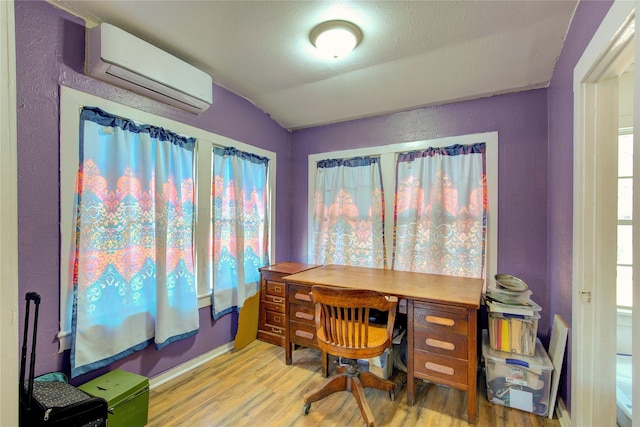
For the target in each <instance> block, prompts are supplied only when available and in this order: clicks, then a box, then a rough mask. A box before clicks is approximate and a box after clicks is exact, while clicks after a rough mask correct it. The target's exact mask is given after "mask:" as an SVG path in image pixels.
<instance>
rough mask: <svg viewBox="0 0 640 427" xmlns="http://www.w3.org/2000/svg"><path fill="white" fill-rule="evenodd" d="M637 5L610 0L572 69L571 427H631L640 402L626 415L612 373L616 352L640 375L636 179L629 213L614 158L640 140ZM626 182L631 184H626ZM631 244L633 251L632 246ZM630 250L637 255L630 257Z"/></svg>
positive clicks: (638, 168) (639, 194)
mask: <svg viewBox="0 0 640 427" xmlns="http://www.w3.org/2000/svg"><path fill="white" fill-rule="evenodd" d="M639 4H640V2H637V1H616V2H615V3H614V4H613V5H612V7H611V9H610V11H609V13H608V14H607V16H606V17H605V19H604V20H603V22H602V24H601V26H600V28H599V29H598V31H597V32H596V34H595V35H594V37H593V39H592V40H591V43H590V44H589V46H588V47H587V49H586V50H585V52H584V54H583V56H582V57H581V59H580V61H579V62H578V64H577V65H576V68H575V70H574V100H575V103H574V113H575V114H574V120H575V127H574V221H573V222H574V230H573V257H574V264H573V319H572V325H573V330H572V375H571V379H572V381H571V393H572V395H571V420H572V424H573V425H574V426H590V425H593V426H604V425H606V426H614V425H616V419H618V422H619V423H620V425H622V426H627V425H629V426H630V425H632V423H633V415H632V407H633V406H636V408H638V401H639V398H640V394H639V393H638V391H640V390H634V392H635V397H632V396H628V399H626V400H627V402H626V406H625V405H624V403H623V402H622V401H623V400H624V399H625V397H626V395H627V394H631V393H628V392H627V391H626V390H625V392H624V393H623V391H622V390H621V383H617V381H616V364H617V361H618V360H620V359H621V358H620V357H619V355H618V353H620V354H629V355H632V356H629V357H628V361H629V362H630V363H631V364H632V365H633V366H636V367H638V366H640V363H638V362H639V361H640V328H638V327H637V328H635V330H634V329H633V328H631V325H640V322H639V321H640V310H637V309H636V310H635V312H633V310H632V307H633V306H635V307H640V305H639V302H640V287H639V286H638V285H637V283H636V284H634V283H633V281H632V280H626V281H625V280H624V277H628V276H630V275H629V274H628V272H629V270H631V271H633V270H634V269H635V271H636V274H635V276H636V277H640V274H639V272H640V271H639V270H638V266H639V265H640V263H639V259H640V249H637V248H640V245H639V244H638V243H637V242H639V241H640V227H638V226H637V224H640V222H639V218H640V214H638V212H640V210H639V209H638V207H640V203H639V202H640V180H635V182H636V183H638V184H636V185H633V193H634V196H633V203H634V208H633V211H632V212H628V210H629V209H628V198H629V195H628V194H626V195H625V193H624V191H623V190H624V188H625V185H624V184H625V183H628V181H629V179H628V178H629V172H628V170H627V171H626V172H624V171H623V176H622V179H621V178H620V170H621V169H620V168H619V159H618V145H619V139H620V134H621V133H625V132H627V133H628V132H631V133H632V135H631V138H632V140H633V141H635V143H632V144H634V145H635V148H637V147H638V140H639V139H638V130H639V126H638V123H639V120H638V119H639V117H640V115H639V114H638V113H639V110H640V106H639V105H638V100H639V99H640V97H639V96H638V94H639V93H640V92H639V89H640V88H639V86H640V85H638V83H637V82H638V78H637V74H634V73H633V72H632V71H633V64H634V63H636V62H637V59H638V57H639V56H640V55H638V50H639V49H638V46H639V45H640V43H638V42H636V39H637V38H638V35H637V34H636V31H635V28H636V27H637V23H638V21H639V19H638V17H636V15H635V11H636V10H638V11H640V8H638V7H637V6H638V5H639ZM630 72H631V73H630ZM621 76H623V77H621ZM628 83H631V86H633V89H632V90H633V91H634V96H632V97H631V100H630V101H629V103H625V102H622V101H624V99H623V98H625V97H624V96H621V94H622V95H626V94H627V92H625V91H628V90H629V89H628V86H627V84H628ZM621 90H622V92H621ZM627 113H629V114H630V116H631V117H627V119H628V123H626V124H625V122H624V120H627V119H624V120H623V119H622V118H621V116H624V115H629V114H627ZM628 138H629V136H627V137H625V138H622V139H624V140H625V141H626V140H628ZM621 147H623V150H624V149H626V150H628V147H627V148H624V147H625V143H622V145H621ZM632 164H633V171H632V173H631V176H635V177H640V149H633V161H632ZM627 169H628V167H627ZM631 180H632V182H633V178H632V177H631ZM619 184H620V187H621V193H619V192H618V187H619ZM619 194H620V196H619ZM619 202H620V204H619ZM625 202H627V203H626V204H625ZM625 206H626V208H625ZM619 230H620V231H622V233H619ZM630 237H632V238H630ZM633 241H635V242H636V244H635V245H634V244H633V243H630V242H633ZM631 247H635V248H634V250H631ZM620 248H623V249H624V250H622V251H621V250H620ZM630 252H632V254H630ZM625 274H626V276H625ZM616 283H618V285H619V288H620V289H619V290H618V289H617V287H618V286H617V285H616ZM618 291H619V295H620V296H619V298H618V295H617V293H618ZM625 292H626V295H627V296H626V297H625V296H624V295H625ZM630 294H632V296H630ZM621 306H626V307H621ZM618 312H620V313H622V314H624V313H627V314H628V315H629V318H630V319H631V320H632V321H631V322H629V328H628V330H629V336H628V338H624V339H623V337H622V332H623V329H622V328H621V329H620V332H618V321H617V320H618V318H619V316H618ZM623 317H624V316H623ZM618 335H620V340H618V339H617V338H618ZM619 341H620V342H619ZM625 345H626V346H625ZM625 361H626V360H625ZM629 371H631V369H630V368H629ZM639 373H640V371H639V370H638V369H636V372H635V373H631V372H630V373H629V376H631V377H632V378H635V379H636V381H635V383H636V384H640V382H639V381H638V379H640V375H639ZM629 383H630V384H631V383H632V382H631V381H629ZM630 384H629V385H630ZM629 388H631V387H629ZM617 398H618V399H617ZM621 405H623V406H621ZM624 409H626V411H624ZM636 412H638V411H636ZM635 419H636V421H635V425H636V426H639V425H640V416H638V415H637V414H636V417H635Z"/></svg>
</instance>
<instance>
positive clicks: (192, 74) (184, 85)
mask: <svg viewBox="0 0 640 427" xmlns="http://www.w3.org/2000/svg"><path fill="white" fill-rule="evenodd" d="M87 46H88V47H87V74H89V75H90V76H93V77H95V78H97V79H100V80H104V81H106V82H109V83H112V84H114V85H116V86H120V87H123V88H125V89H129V90H131V91H133V92H137V93H140V94H142V95H145V96H148V97H150V98H153V99H157V100H159V101H162V102H165V103H167V104H170V105H173V106H176V107H178V108H181V109H183V110H187V111H190V112H192V113H196V114H199V113H202V112H203V111H205V110H206V109H207V108H209V106H211V103H212V101H213V82H212V80H211V76H209V75H208V74H207V73H205V72H204V71H202V70H199V69H197V68H196V67H194V66H192V65H190V64H187V63H186V62H184V61H183V60H181V59H179V58H176V57H175V56H173V55H171V54H169V53H167V52H165V51H163V50H161V49H159V48H157V47H155V46H153V45H152V44H150V43H148V42H146V41H144V40H140V39H139V38H137V37H135V36H133V35H131V34H129V33H127V32H126V31H123V30H121V29H119V28H117V27H114V26H113V25H110V24H106V23H103V24H100V25H97V26H95V27H93V28H91V29H88V30H87Z"/></svg>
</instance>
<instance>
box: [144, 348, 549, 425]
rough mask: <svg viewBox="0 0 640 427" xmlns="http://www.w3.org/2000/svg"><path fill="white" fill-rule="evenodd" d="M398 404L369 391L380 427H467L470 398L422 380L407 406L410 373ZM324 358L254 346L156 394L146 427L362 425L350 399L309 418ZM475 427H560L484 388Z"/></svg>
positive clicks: (338, 397) (399, 377) (317, 407)
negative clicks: (287, 355)
mask: <svg viewBox="0 0 640 427" xmlns="http://www.w3.org/2000/svg"><path fill="white" fill-rule="evenodd" d="M392 379H393V380H394V381H396V383H397V384H398V387H397V389H396V400H395V401H391V400H390V399H389V394H388V393H387V392H385V391H379V390H373V389H366V395H367V401H368V402H369V405H370V406H371V410H372V411H373V416H374V418H375V420H376V425H377V426H451V427H457V426H466V425H468V423H467V421H466V399H467V394H466V393H464V392H461V391H458V390H454V389H450V388H447V387H442V386H438V385H435V384H431V383H427V382H422V381H417V383H418V386H417V390H416V402H415V405H414V406H411V407H409V406H407V401H406V387H405V384H404V383H405V382H406V374H404V373H402V372H397V371H396V373H395V375H394V377H393V378H392ZM323 380H324V378H323V377H322V374H321V369H320V353H319V352H318V351H316V350H312V349H308V348H301V349H298V350H296V351H294V353H293V364H292V365H290V366H287V365H285V363H284V349H283V348H281V347H277V346H274V345H271V344H268V343H265V342H262V341H258V340H256V341H253V342H251V343H250V344H249V345H248V346H247V347H245V348H244V349H242V350H240V351H238V352H230V353H226V354H224V355H222V356H219V357H217V358H216V359H213V360H211V361H209V362H207V363H205V364H203V365H201V366H199V367H197V368H195V369H193V370H191V371H190V372H189V373H186V374H184V375H182V376H180V377H178V378H175V379H173V380H171V381H169V382H167V383H165V384H162V385H160V386H158V387H155V388H154V389H153V390H151V393H150V401H149V424H148V426H150V427H151V426H162V427H171V426H189V427H208V426H216V427H221V426H234V427H235V426H248V427H263V426H264V427H279V426H298V427H303V426H327V427H333V426H340V427H347V426H357V427H361V426H363V425H364V422H363V420H362V418H361V415H360V411H359V410H358V406H357V404H356V402H355V400H354V398H353V396H352V395H351V394H350V393H347V392H340V393H335V394H333V395H331V396H329V397H326V398H325V399H323V400H321V401H319V402H316V403H313V404H312V405H311V411H310V412H309V414H308V415H306V416H305V415H304V414H303V400H302V395H303V394H304V393H306V392H307V391H310V390H313V389H314V388H316V387H317V386H318V385H319V384H321V383H322V382H323ZM478 405H479V408H478V420H477V423H476V425H477V426H482V427H483V426H491V427H494V426H504V427H511V426H532V427H552V426H553V427H559V426H560V423H559V422H558V420H557V418H554V419H552V420H550V419H548V418H543V417H540V416H537V415H533V414H531V413H528V412H523V411H519V410H516V409H511V408H505V407H503V406H500V405H494V404H491V403H489V402H488V401H487V399H486V392H485V387H484V384H482V382H481V381H479V393H478Z"/></svg>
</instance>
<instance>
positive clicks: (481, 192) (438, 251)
mask: <svg viewBox="0 0 640 427" xmlns="http://www.w3.org/2000/svg"><path fill="white" fill-rule="evenodd" d="M396 174H397V177H396V202H395V240H394V250H393V254H394V259H393V268H394V269H395V270H404V271H418V272H424V273H432V274H443V275H450V276H464V277H474V278H482V277H484V276H483V272H484V263H485V246H486V228H487V185H486V178H485V176H486V175H485V144H484V143H478V144H473V145H453V146H450V147H438V148H429V149H427V150H424V151H414V152H409V153H401V154H399V155H398V159H397V168H396Z"/></svg>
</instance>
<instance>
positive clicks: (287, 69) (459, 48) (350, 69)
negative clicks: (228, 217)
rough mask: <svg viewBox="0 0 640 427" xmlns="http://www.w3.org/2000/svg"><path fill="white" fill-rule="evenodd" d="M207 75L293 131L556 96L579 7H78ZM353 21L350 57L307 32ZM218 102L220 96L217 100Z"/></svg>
mask: <svg viewBox="0 0 640 427" xmlns="http://www.w3.org/2000/svg"><path fill="white" fill-rule="evenodd" d="M50 1H51V3H53V4H56V5H59V6H60V7H63V8H64V9H66V10H69V11H71V12H72V13H74V14H76V15H78V16H80V17H82V18H84V19H86V20H87V24H88V25H89V26H92V25H94V24H96V23H101V22H108V23H110V24H113V25H115V26H117V27H120V28H122V29H123V30H125V31H127V32H130V33H132V34H134V35H136V36H138V37H140V38H142V39H144V40H146V41H148V42H150V43H152V44H154V45H156V46H158V47H160V48H162V49H164V50H166V51H168V52H170V53H172V54H173V55H175V56H177V57H179V58H181V59H183V60H185V61H187V62H189V63H191V64H193V65H195V66H196V67H198V68H201V69H202V70H204V71H206V72H207V73H209V74H210V75H211V76H212V78H213V81H214V82H215V83H216V84H218V85H220V86H223V87H225V88H226V89H228V90H230V91H232V92H234V93H236V94H238V95H240V96H242V97H245V98H247V99H248V100H250V101H251V102H252V103H254V104H255V105H256V106H257V107H258V108H260V109H262V110H263V111H265V112H266V113H268V114H269V115H270V116H271V117H272V118H273V119H274V120H276V121H277V122H278V123H280V124H281V125H282V126H283V127H285V128H287V129H300V128H305V127H311V126H317V125H322V124H328V123H335V122H340V121H345V120H351V119H355V118H361V117H369V116H374V115H379V114H384V113H389V112H395V111H403V110H409V109H412V108H416V107H421V106H429V105H436V104H444V103H447V102H452V101H459V100H466V99H474V98H479V97H484V96H491V95H494V94H500V93H508V92H515V91H520V90H526V89H532V88H537V87H546V86H547V85H548V83H549V80H550V79H551V75H552V73H553V69H554V66H555V63H556V60H557V58H558V56H559V55H560V51H561V49H562V44H563V42H564V37H565V35H566V33H567V30H568V28H569V24H570V22H571V18H572V16H573V12H574V10H575V7H576V5H577V0H559V1H539V0H533V1H531V0H529V1H524V0H510V1H350V2H340V1H185V0H183V1H169V0H163V1H149V0H144V1H142V0H138V1H114V0H111V1H96V0H92V1H76V0H50ZM331 19H344V20H349V21H351V22H353V23H355V24H356V25H358V26H359V27H360V28H361V29H362V32H363V40H362V42H361V44H360V45H359V46H358V47H357V48H356V49H355V50H354V51H353V53H352V54H351V55H350V56H348V57H346V58H343V59H339V60H326V59H323V58H321V57H320V56H319V55H317V53H316V52H315V49H314V47H313V46H312V45H311V43H310V42H309V38H308V35H309V32H310V31H311V29H312V28H313V27H314V26H315V25H317V24H318V23H320V22H323V21H326V20H331ZM214 103H215V99H214Z"/></svg>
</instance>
